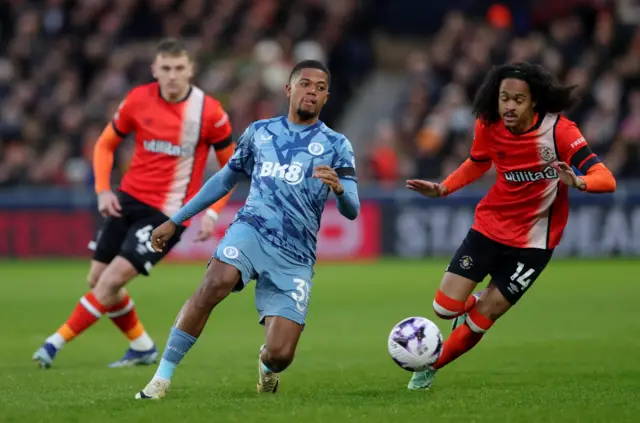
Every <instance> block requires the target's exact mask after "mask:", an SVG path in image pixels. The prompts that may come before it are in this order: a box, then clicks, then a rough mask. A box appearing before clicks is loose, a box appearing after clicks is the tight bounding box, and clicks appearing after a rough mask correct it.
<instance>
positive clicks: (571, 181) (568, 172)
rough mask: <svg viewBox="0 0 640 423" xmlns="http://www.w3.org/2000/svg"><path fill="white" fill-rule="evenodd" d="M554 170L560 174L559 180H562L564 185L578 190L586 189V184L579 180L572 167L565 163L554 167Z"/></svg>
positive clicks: (559, 163)
mask: <svg viewBox="0 0 640 423" xmlns="http://www.w3.org/2000/svg"><path fill="white" fill-rule="evenodd" d="M553 168H554V169H555V170H556V172H558V178H560V180H561V181H562V183H563V184H565V185H567V186H570V187H571V188H578V189H579V190H584V189H585V187H586V184H585V182H584V181H583V180H582V179H581V178H579V177H578V176H577V175H576V174H575V172H574V171H573V169H572V168H571V166H569V165H568V164H566V163H565V162H558V163H557V164H556V165H554V166H553Z"/></svg>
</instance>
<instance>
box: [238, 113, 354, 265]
mask: <svg viewBox="0 0 640 423" xmlns="http://www.w3.org/2000/svg"><path fill="white" fill-rule="evenodd" d="M319 165H328V166H330V167H332V168H333V169H334V170H336V172H337V173H338V175H339V176H340V178H346V179H351V180H354V181H355V180H356V173H355V159H354V154H353V148H352V147H351V143H350V142H349V140H347V138H346V137H345V136H344V135H342V134H339V133H337V132H335V131H333V130H332V129H330V128H329V127H327V126H326V125H325V124H324V123H322V122H320V121H318V122H317V123H316V124H314V125H311V126H307V125H296V124H293V123H291V122H289V121H288V120H287V118H286V117H284V116H282V117H277V118H273V119H266V120H261V121H257V122H254V123H253V124H251V125H250V126H249V127H248V128H247V130H246V131H245V132H244V134H242V136H241V137H240V139H239V140H238V143H237V146H236V150H235V152H234V154H233V156H232V157H231V159H230V160H229V163H228V165H227V166H228V167H229V168H230V169H231V170H233V171H235V172H242V173H245V174H246V175H248V176H249V177H250V178H251V188H250V191H249V195H248V197H247V201H246V204H245V205H244V207H242V209H240V211H239V212H238V214H237V216H236V219H235V220H236V221H241V222H245V223H247V224H249V225H251V226H252V227H254V228H255V229H256V230H257V231H258V233H259V234H260V235H261V236H262V237H263V238H264V239H265V241H267V242H268V243H269V244H271V245H272V246H274V247H275V248H278V249H279V250H281V251H283V252H285V253H286V254H288V255H290V256H291V257H292V258H295V259H296V260H299V261H300V262H302V263H306V264H310V265H313V264H314V263H315V261H316V243H317V234H318V230H319V229H320V219H321V216H322V211H323V210H324V206H325V202H326V200H327V198H328V196H329V191H330V190H329V187H328V186H327V185H325V184H324V183H322V181H320V180H319V179H315V178H312V175H313V169H314V168H315V167H316V166H319Z"/></svg>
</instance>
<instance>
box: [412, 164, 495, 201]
mask: <svg viewBox="0 0 640 423" xmlns="http://www.w3.org/2000/svg"><path fill="white" fill-rule="evenodd" d="M489 169H491V161H490V160H487V161H474V160H472V159H467V160H466V161H465V162H464V163H462V165H460V167H458V168H457V169H456V170H455V171H454V172H453V173H452V174H451V175H449V176H448V177H447V178H446V179H445V180H444V181H442V183H440V184H437V183H434V182H429V181H422V180H420V179H410V180H408V181H407V188H409V189H410V190H412V191H415V192H417V193H419V194H422V195H424V196H426V197H431V198H437V197H445V196H447V195H449V194H452V193H454V192H455V191H458V190H459V189H461V188H463V187H465V186H467V185H469V184H471V183H473V182H475V181H477V180H478V179H479V178H480V177H481V176H482V175H484V174H485V173H487V171H488V170H489Z"/></svg>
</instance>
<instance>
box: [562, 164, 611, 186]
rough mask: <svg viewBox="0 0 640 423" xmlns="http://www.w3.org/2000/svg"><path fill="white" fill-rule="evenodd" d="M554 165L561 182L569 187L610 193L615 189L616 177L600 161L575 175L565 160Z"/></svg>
mask: <svg viewBox="0 0 640 423" xmlns="http://www.w3.org/2000/svg"><path fill="white" fill-rule="evenodd" d="M554 167H555V169H556V171H557V172H558V177H559V178H560V180H561V181H562V183H563V184H565V185H568V186H569V187H571V188H577V189H579V190H580V191H587V192H592V193H610V192H614V191H615V190H616V178H615V177H614V176H613V174H612V173H611V171H610V170H609V169H607V167H606V166H605V165H604V164H602V163H596V164H594V165H593V166H592V167H590V168H589V170H587V171H586V175H584V176H577V175H576V174H575V172H574V171H573V169H572V168H571V166H569V165H568V164H566V163H565V162H560V163H558V164H557V165H556V166H554Z"/></svg>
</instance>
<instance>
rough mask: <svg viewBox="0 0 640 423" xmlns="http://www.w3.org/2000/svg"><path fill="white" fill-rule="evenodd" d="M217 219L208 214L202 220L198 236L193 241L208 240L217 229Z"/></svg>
mask: <svg viewBox="0 0 640 423" xmlns="http://www.w3.org/2000/svg"><path fill="white" fill-rule="evenodd" d="M216 220H217V217H214V216H213V215H212V214H211V213H207V214H205V215H204V216H202V219H200V230H199V231H198V235H196V238H195V239H194V240H193V241H194V242H203V241H206V240H208V239H209V238H210V237H211V235H213V230H214V229H215V224H216Z"/></svg>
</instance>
